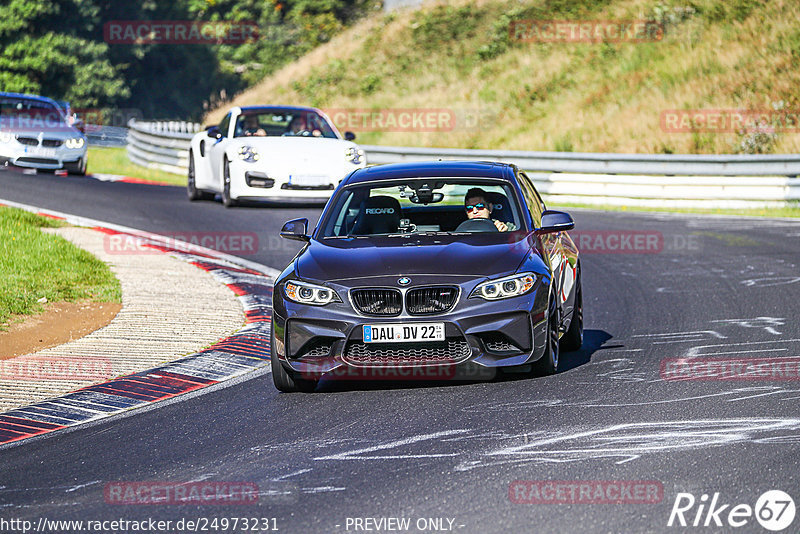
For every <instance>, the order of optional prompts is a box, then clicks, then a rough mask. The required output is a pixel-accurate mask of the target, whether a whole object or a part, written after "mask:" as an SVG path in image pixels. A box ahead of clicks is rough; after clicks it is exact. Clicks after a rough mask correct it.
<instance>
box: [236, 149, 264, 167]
mask: <svg viewBox="0 0 800 534" xmlns="http://www.w3.org/2000/svg"><path fill="white" fill-rule="evenodd" d="M259 158H261V156H260V155H259V154H258V150H256V149H255V148H254V147H251V146H249V145H245V146H243V147H242V148H240V149H239V159H240V160H242V161H244V162H246V163H255V162H256V161H258V160H259Z"/></svg>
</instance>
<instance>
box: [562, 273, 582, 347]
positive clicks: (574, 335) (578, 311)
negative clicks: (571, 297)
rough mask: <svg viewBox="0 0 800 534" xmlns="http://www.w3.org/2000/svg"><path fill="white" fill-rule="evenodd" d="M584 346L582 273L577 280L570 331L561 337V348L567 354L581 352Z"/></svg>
mask: <svg viewBox="0 0 800 534" xmlns="http://www.w3.org/2000/svg"><path fill="white" fill-rule="evenodd" d="M581 345H583V289H582V286H581V272H580V270H579V271H578V276H577V277H576V279H575V306H574V307H573V308H572V320H571V321H570V323H569V330H567V332H566V333H565V334H564V335H563V336H562V337H561V348H562V349H564V351H566V352H571V351H575V350H579V349H580V348H581Z"/></svg>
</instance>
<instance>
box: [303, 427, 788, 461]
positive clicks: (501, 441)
mask: <svg viewBox="0 0 800 534" xmlns="http://www.w3.org/2000/svg"><path fill="white" fill-rule="evenodd" d="M798 430H800V419H792V418H787V419H780V418H750V419H701V420H692V421H654V422H642V423H625V424H615V425H610V426H607V427H603V428H597V429H590V430H580V431H572V432H570V431H566V432H563V431H559V432H545V431H532V432H529V433H516V434H506V433H504V432H499V433H486V432H479V431H474V430H468V429H454V430H442V431H439V432H432V433H428V434H419V435H412V436H408V437H405V438H399V439H394V440H391V441H387V442H384V443H379V444H377V445H372V446H368V447H360V448H357V449H350V450H345V451H341V452H337V453H334V454H326V455H323V456H317V457H315V458H314V459H313V460H314V461H315V462H321V461H376V460H379V461H380V460H382V461H394V460H420V459H429V458H448V457H449V458H453V459H454V460H456V462H457V463H456V464H455V465H454V467H453V469H454V470H455V471H470V470H473V469H477V468H481V467H492V466H498V465H503V464H520V463H571V462H579V461H586V460H603V459H612V460H614V462H615V463H617V464H620V463H626V462H630V461H633V460H636V459H638V458H640V457H642V456H644V455H649V454H657V453H670V452H675V451H687V450H693V449H702V448H708V447H720V446H728V445H735V444H747V443H761V444H770V443H782V442H785V440H795V439H797V438H798V434H797V431H798ZM487 441H488V443H487ZM473 443H474V445H475V447H474V449H478V450H479V451H480V452H476V451H475V450H465V444H473Z"/></svg>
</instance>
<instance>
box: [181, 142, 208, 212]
mask: <svg viewBox="0 0 800 534" xmlns="http://www.w3.org/2000/svg"><path fill="white" fill-rule="evenodd" d="M186 196H187V197H189V200H190V201H192V202H194V201H195V200H212V199H213V198H214V194H213V193H209V192H208V191H201V190H200V189H197V185H196V184H195V170H194V154H192V151H191V150H190V151H189V173H188V176H187V177H186Z"/></svg>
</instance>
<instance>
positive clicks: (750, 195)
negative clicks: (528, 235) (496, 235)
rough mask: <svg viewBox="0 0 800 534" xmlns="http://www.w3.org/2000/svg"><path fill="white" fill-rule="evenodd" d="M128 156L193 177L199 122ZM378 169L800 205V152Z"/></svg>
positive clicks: (153, 134)
mask: <svg viewBox="0 0 800 534" xmlns="http://www.w3.org/2000/svg"><path fill="white" fill-rule="evenodd" d="M129 127H130V128H129V130H128V156H129V157H130V159H131V161H133V162H134V163H136V164H138V165H142V166H145V167H154V168H159V169H162V170H165V171H168V172H174V173H177V174H185V173H186V170H187V166H188V157H189V140H190V139H191V138H192V136H193V135H194V133H195V132H197V131H199V130H200V125H199V124H195V123H187V122H179V121H170V122H145V121H131V122H130V123H129ZM362 148H363V149H364V150H365V151H366V153H367V161H368V162H369V163H370V164H383V163H397V162H402V161H430V160H436V159H447V160H471V161H502V162H507V163H514V164H515V165H517V166H518V167H520V168H521V169H523V170H525V171H527V172H528V174H529V175H530V177H531V178H532V179H533V181H534V183H535V184H536V187H537V188H538V189H539V191H541V193H542V194H543V195H546V197H547V198H548V200H549V201H550V202H552V203H555V204H558V203H559V202H562V203H581V204H612V205H628V206H650V207H700V208H753V207H763V206H784V205H786V204H787V203H788V202H797V201H800V178H798V175H800V154H785V155H727V154H726V155H700V154H601V153H581V152H528V151H514V150H473V149H459V148H417V147H391V146H377V145H362Z"/></svg>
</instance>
